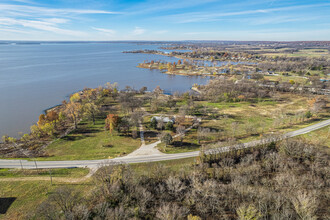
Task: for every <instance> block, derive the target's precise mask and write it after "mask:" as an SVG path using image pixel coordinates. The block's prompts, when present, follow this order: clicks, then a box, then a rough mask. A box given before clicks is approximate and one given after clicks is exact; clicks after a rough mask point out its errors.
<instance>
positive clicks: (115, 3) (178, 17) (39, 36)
mask: <svg viewBox="0 0 330 220" xmlns="http://www.w3.org/2000/svg"><path fill="white" fill-rule="evenodd" d="M0 40H98V41H103V40H281V41H286V40H288V41H293V40H330V1H329V0H328V1H319V0H314V1H312V0H309V1H306V0H287V1H284V0H246V1H241V0H231V1H230V0H164V1H160V0H145V1H135V0H121V1H119V0H0Z"/></svg>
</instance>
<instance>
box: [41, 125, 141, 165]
mask: <svg viewBox="0 0 330 220" xmlns="http://www.w3.org/2000/svg"><path fill="white" fill-rule="evenodd" d="M140 145H141V141H140V139H139V138H137V139H133V138H131V137H126V136H120V135H116V134H113V135H110V134H109V132H107V131H105V130H104V119H98V120H96V123H95V125H93V124H92V123H91V122H88V121H82V122H81V123H80V124H79V126H78V129H77V130H75V131H73V132H72V133H70V134H69V135H67V136H65V137H63V138H61V139H59V140H56V141H54V142H53V143H52V144H50V145H49V146H48V147H47V148H46V149H45V150H46V152H47V153H48V154H49V155H51V156H50V157H46V158H38V160H80V159H81V160H82V159H84V160H88V159H105V158H113V157H118V156H121V155H125V154H128V153H130V152H132V151H134V150H135V149H137V148H138V147H139V146H140Z"/></svg>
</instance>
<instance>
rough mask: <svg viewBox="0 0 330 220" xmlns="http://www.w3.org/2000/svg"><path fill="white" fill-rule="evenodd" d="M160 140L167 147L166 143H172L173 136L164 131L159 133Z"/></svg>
mask: <svg viewBox="0 0 330 220" xmlns="http://www.w3.org/2000/svg"><path fill="white" fill-rule="evenodd" d="M160 141H161V142H162V143H164V144H165V147H167V145H169V144H171V143H172V141H173V137H172V135H171V134H169V133H167V132H166V133H164V134H162V135H161V137H160Z"/></svg>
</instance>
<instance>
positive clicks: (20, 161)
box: [19, 160, 23, 170]
mask: <svg viewBox="0 0 330 220" xmlns="http://www.w3.org/2000/svg"><path fill="white" fill-rule="evenodd" d="M19 163H20V164H21V168H22V170H23V164H22V160H19Z"/></svg>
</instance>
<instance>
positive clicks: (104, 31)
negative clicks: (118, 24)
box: [92, 27, 116, 36]
mask: <svg viewBox="0 0 330 220" xmlns="http://www.w3.org/2000/svg"><path fill="white" fill-rule="evenodd" d="M92 28H93V29H94V30H97V31H99V32H102V33H105V34H106V35H110V36H112V35H114V34H115V33H116V31H115V30H112V29H106V28H96V27H92Z"/></svg>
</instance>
